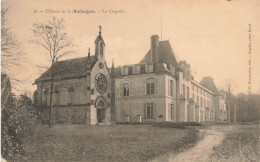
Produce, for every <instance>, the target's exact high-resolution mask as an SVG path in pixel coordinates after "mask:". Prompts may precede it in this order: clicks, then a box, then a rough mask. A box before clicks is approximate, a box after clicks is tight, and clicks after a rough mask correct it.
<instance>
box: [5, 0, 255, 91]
mask: <svg viewBox="0 0 260 162" xmlns="http://www.w3.org/2000/svg"><path fill="white" fill-rule="evenodd" d="M8 6H9V12H8V15H7V19H8V24H9V26H10V29H11V31H12V32H13V34H14V35H15V36H16V38H17V40H18V41H19V42H21V43H22V45H23V48H24V51H25V53H26V54H25V56H24V58H25V61H24V62H23V63H22V65H20V66H19V68H18V70H17V71H16V72H14V74H15V76H16V77H18V78H19V79H22V80H24V84H23V85H22V86H21V87H20V89H22V90H23V91H31V92H33V91H34V90H35V88H36V86H32V83H33V82H34V80H35V79H36V78H37V77H39V76H40V75H41V74H42V73H43V72H44V71H43V69H39V68H38V67H37V66H36V65H48V57H47V56H45V55H44V50H43V49H42V48H39V47H37V46H36V45H34V44H31V43H29V40H30V39H32V32H31V31H30V29H31V28H32V26H33V23H34V22H46V21H48V20H50V19H51V18H52V16H56V17H58V18H64V19H65V21H66V25H67V28H66V30H67V33H68V35H69V36H70V37H72V38H73V41H74V43H75V44H77V46H76V47H75V48H74V50H76V52H77V53H76V54H74V55H71V56H68V57H66V58H63V59H69V58H75V57H82V56H87V53H88V48H89V47H90V49H91V55H93V54H94V40H95V39H96V36H97V35H98V26H99V25H102V27H103V29H102V36H103V38H104V40H105V43H106V60H107V63H108V66H109V67H110V66H111V62H112V59H114V61H115V65H116V66H119V65H125V64H135V63H138V62H139V61H140V60H141V59H142V58H143V56H144V55H145V54H146V52H147V51H148V50H149V48H150V36H151V35H153V34H158V35H159V37H160V39H161V38H162V40H169V41H170V43H171V47H172V48H173V51H174V53H175V55H176V56H177V57H178V59H179V60H186V61H187V62H188V63H189V64H190V65H191V69H192V74H193V75H194V76H195V80H197V81H200V80H201V78H202V77H203V76H211V77H213V78H214V81H215V83H216V85H217V87H218V88H221V87H223V85H224V82H225V80H231V81H232V82H233V83H234V91H235V92H236V93H237V92H244V93H247V87H248V84H247V83H248V64H247V62H248V58H249V57H248V51H249V48H248V44H249V40H248V34H249V32H248V29H249V27H248V24H251V30H252V31H251V34H252V44H251V45H252V69H251V71H252V91H253V92H255V93H258V92H259V85H260V82H259V79H260V77H259V76H260V70H259V69H260V30H259V29H260V12H259V10H260V1H259V0H246V1H245V0H231V1H227V0H196V1H195V0H194V1H191V0H174V1H159V0H143V1H140V0H131V1H129V0H128V1H119V0H109V1H104V0H94V1H92V0H88V1H87V0H84V1H83V0H77V1H75V0H62V1H61V0H60V1H58V0H56V1H55V0H19V1H17V0H8ZM74 9H77V10H80V9H81V10H94V11H95V12H96V13H89V14H87V13H46V10H55V11H58V10H59V11H62V10H65V11H66V12H67V11H68V10H71V11H73V10H74ZM35 10H37V13H33V12H34V11H35ZM103 10H104V11H107V13H104V12H103ZM109 10H110V11H111V10H121V11H124V12H123V13H118V14H115V13H109ZM40 11H43V12H40ZM161 15H162V16H161ZM161 17H162V23H161ZM161 24H162V35H161Z"/></svg>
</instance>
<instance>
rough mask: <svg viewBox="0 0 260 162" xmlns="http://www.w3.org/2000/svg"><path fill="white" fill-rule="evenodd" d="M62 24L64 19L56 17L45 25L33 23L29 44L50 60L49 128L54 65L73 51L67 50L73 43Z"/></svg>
mask: <svg viewBox="0 0 260 162" xmlns="http://www.w3.org/2000/svg"><path fill="white" fill-rule="evenodd" d="M64 24H65V21H64V19H57V18H56V17H53V18H52V20H51V21H48V23H47V24H44V23H34V24H33V29H32V31H33V34H34V40H32V41H31V42H32V43H35V44H36V45H38V46H40V47H42V48H43V50H44V51H45V54H46V55H47V56H48V57H49V59H50V72H51V78H50V82H51V84H50V114H49V117H50V122H49V124H50V127H51V126H52V95H53V84H54V83H53V82H54V79H55V64H56V63H57V61H58V60H59V59H60V58H62V57H64V56H66V55H69V54H71V53H73V51H71V50H67V49H68V47H71V46H73V43H72V41H71V39H70V38H69V37H68V36H67V33H66V32H65V31H64V29H65V25H64Z"/></svg>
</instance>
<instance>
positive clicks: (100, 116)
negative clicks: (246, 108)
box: [97, 100, 106, 123]
mask: <svg viewBox="0 0 260 162" xmlns="http://www.w3.org/2000/svg"><path fill="white" fill-rule="evenodd" d="M97 106H98V107H97V120H98V123H103V122H104V120H105V117H106V116H105V115H106V109H105V104H104V101H103V100H100V101H99V102H98V104H97Z"/></svg>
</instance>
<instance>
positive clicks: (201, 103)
mask: <svg viewBox="0 0 260 162" xmlns="http://www.w3.org/2000/svg"><path fill="white" fill-rule="evenodd" d="M200 106H201V107H203V101H202V97H201V98H200Z"/></svg>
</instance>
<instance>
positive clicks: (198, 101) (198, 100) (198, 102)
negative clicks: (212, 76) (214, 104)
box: [197, 96, 200, 105]
mask: <svg viewBox="0 0 260 162" xmlns="http://www.w3.org/2000/svg"><path fill="white" fill-rule="evenodd" d="M197 104H198V105H200V99H199V96H197Z"/></svg>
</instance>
